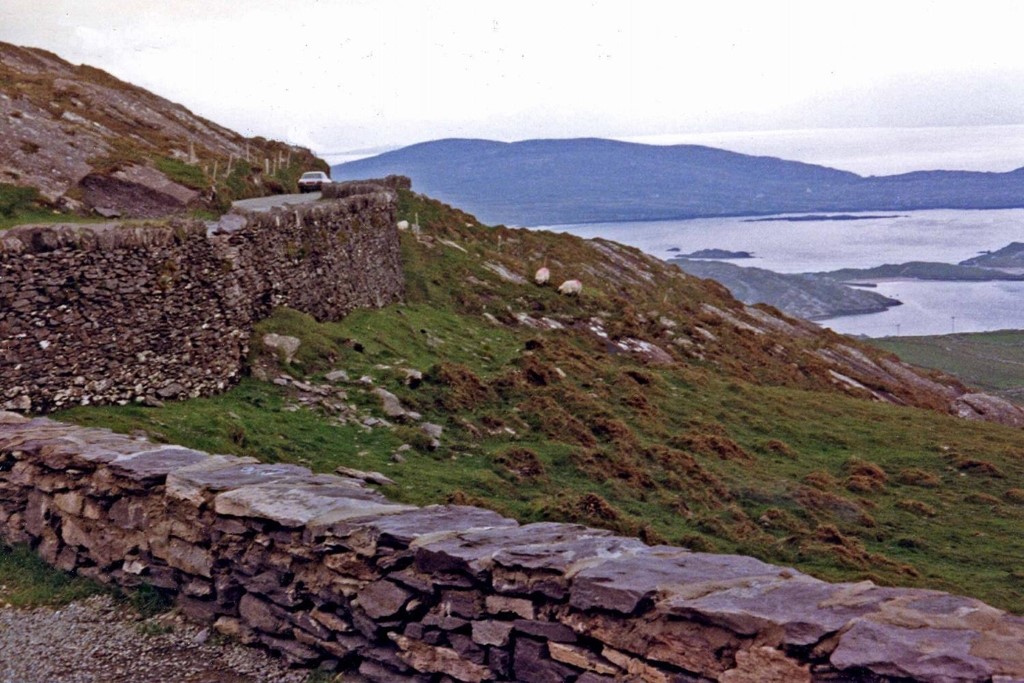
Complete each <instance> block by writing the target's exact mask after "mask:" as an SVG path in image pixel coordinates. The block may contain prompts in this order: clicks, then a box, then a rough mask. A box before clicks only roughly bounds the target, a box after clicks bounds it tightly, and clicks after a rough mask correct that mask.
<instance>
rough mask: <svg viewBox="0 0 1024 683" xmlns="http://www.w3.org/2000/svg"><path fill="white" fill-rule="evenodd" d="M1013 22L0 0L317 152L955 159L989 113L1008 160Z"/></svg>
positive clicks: (34, 42)
mask: <svg viewBox="0 0 1024 683" xmlns="http://www.w3.org/2000/svg"><path fill="white" fill-rule="evenodd" d="M1022 26H1024V3H1022V2H1017V1H1011V0H1006V1H997V0H992V1H986V0H974V2H971V3H968V2H965V1H956V2H950V1H942V2H937V1H926V0H898V1H897V0H886V1H885V2H875V1H873V0H858V1H856V2H838V1H835V0H830V1H822V0H815V1H807V2H804V1H793V2H781V1H771V0H761V1H753V2H739V1H735V2H728V1H721V0H715V1H711V0H707V1H701V2H683V1H681V0H676V1H669V0H666V1H664V2H640V1H636V2H628V1H626V0H607V1H604V0H601V1H594V0H588V1H582V0H544V1H541V2H534V1H532V0H515V1H513V2H487V1H485V0H477V1H475V2H440V1H429V0H419V1H417V0H408V1H403V0H394V1H388V0H374V1H370V0H366V1H363V0H333V1H332V0H319V1H318V0H302V1H300V2H295V1H294V0H288V1H278V0H244V1H239V0H171V1H167V0H161V1H160V2H150V1H148V0H136V1H135V2H132V3H128V2H125V1H124V0H45V1H42V0H0V40H3V41H7V42H12V43H16V44H19V45H28V46H35V47H43V48H46V49H49V50H52V51H54V52H56V53H57V54H59V55H60V56H62V57H64V58H65V59H68V60H69V61H72V62H75V63H83V62H84V63H88V64H91V65H94V66H98V67H100V68H103V69H106V70H107V71H109V72H111V73H113V74H114V75H116V76H118V77H120V78H122V79H125V80H128V81H131V82H133V83H136V84H138V85H141V86H143V87H145V88H147V89H150V90H152V91H154V92H156V93H157V94H159V95H162V96H164V97H167V98H169V99H171V100H174V101H177V102H180V103H182V104H184V105H185V106H187V107H189V108H190V109H192V110H193V111H195V112H196V113H198V114H200V115H202V116H205V117H207V118H210V119H213V120H216V121H217V122H219V123H222V124H224V125H227V126H229V127H231V128H234V129H236V130H238V131H239V132H242V133H244V134H247V135H263V136H265V137H272V138H278V139H286V140H288V141H290V142H293V143H298V144H303V145H307V146H310V147H312V148H313V149H314V150H315V151H316V152H318V153H320V154H322V155H324V154H333V153H338V152H344V151H350V150H365V149H376V148H381V147H394V146H400V145H405V144H410V143H414V142H420V141H424V140H430V139H435V138H442V137H485V138H493V139H500V140H519V139H526V138H534V137H578V136H601V137H618V138H630V139H635V138H642V139H645V140H659V141H676V140H689V139H696V140H699V141H706V142H708V143H709V144H716V143H719V142H721V141H722V140H726V141H728V140H733V141H736V140H739V141H741V142H740V143H735V142H734V144H733V147H736V146H737V145H739V147H742V144H747V146H748V147H750V145H751V144H753V145H754V146H755V147H756V146H757V145H758V144H760V145H763V144H765V143H764V141H765V140H769V141H771V140H774V141H775V143H776V146H778V145H777V143H778V142H779V141H780V140H802V142H801V143H800V144H797V145H796V147H794V149H797V150H798V151H799V149H800V148H805V149H804V151H803V152H799V153H801V154H803V155H804V158H805V159H809V160H815V161H818V160H820V159H821V158H822V157H823V156H824V158H826V159H827V158H828V155H829V154H835V150H832V149H831V148H829V145H834V144H840V145H842V144H845V145H846V146H847V147H849V146H850V140H851V139H853V138H851V137H850V136H849V135H847V134H836V133H829V134H825V133H822V132H821V130H820V129H837V128H843V129H845V128H859V129H878V128H889V129H891V128H922V127H925V128H929V129H931V130H933V131H934V130H935V129H936V127H940V130H939V131H938V132H933V133H932V134H930V135H931V138H929V139H932V142H930V143H929V144H931V145H932V146H935V145H938V146H940V147H941V146H942V145H943V144H946V146H947V148H946V149H944V150H938V151H940V152H943V153H945V154H947V155H948V154H950V153H953V152H952V151H951V150H953V149H954V148H956V147H957V146H958V145H959V146H961V147H965V151H969V150H966V147H967V146H968V143H967V142H965V141H964V140H961V139H960V138H959V137H958V136H957V135H956V134H955V131H954V132H952V133H951V132H949V131H951V130H952V129H951V128H949V127H952V126H972V127H980V126H998V127H995V128H991V129H990V133H991V135H989V136H988V137H986V140H988V141H989V142H988V143H987V144H988V145H989V146H990V147H991V148H992V154H990V155H989V156H987V157H986V159H987V160H986V161H985V162H983V163H981V165H982V166H984V165H985V164H988V165H990V166H991V165H993V164H995V165H1000V164H1001V165H1002V166H1005V167H1006V168H994V169H993V170H1008V168H1015V167H1017V166H1024V135H1021V133H1022V132H1024V128H1018V127H1015V125H1019V124H1024V49H1021V37H1020V32H1021V27H1022ZM807 129H811V132H806V131H807ZM780 130H782V131H789V132H787V133H786V134H783V135H781V136H780V135H779V134H775V133H773V134H764V133H760V134H757V135H753V136H751V135H750V134H747V133H738V132H743V131H780ZM793 131H801V132H793ZM942 131H946V132H942ZM860 134H861V135H862V136H863V135H864V134H865V133H864V131H863V130H862V131H861V133H860ZM880 134H881V133H880ZM889 134H891V131H890V133H889ZM922 134H923V133H922ZM854 137H856V136H854ZM904 137H906V136H904ZM901 139H902V138H901ZM744 140H746V143H742V141H744ZM752 140H754V141H755V142H754V143H752V142H751V141H752ZM829 140H831V141H832V142H829ZM874 140H875V137H874V136H872V135H867V138H866V142H865V145H867V146H868V147H870V146H871V144H872V141H874ZM943 140H946V143H943V142H942V141H943ZM757 141H759V142H757ZM887 145H890V146H891V143H886V144H885V145H881V146H880V147H879V145H878V144H876V145H875V146H876V147H878V149H877V150H875V152H871V153H870V154H868V152H863V151H862V152H861V153H860V156H862V157H864V156H865V155H867V156H872V155H874V156H878V154H882V153H883V152H885V151H886V148H887V147H886V146H887ZM823 146H824V147H823ZM769 147H770V145H769ZM771 149H774V148H771ZM787 149H788V148H786V147H785V146H783V148H782V150H783V152H785V151H786V150H787ZM741 151H749V150H748V149H741ZM755 151H756V150H755ZM975 151H977V150H976V149H975ZM876 152H877V153H876ZM796 153H797V152H795V153H794V154H796ZM815 154H818V157H817V158H812V157H814V156H815ZM848 156H849V155H848ZM854 156H856V155H854ZM882 156H884V154H882ZM990 157H991V158H990ZM995 157H1000V159H999V160H998V161H997V160H995ZM1014 160H1016V163H1015V162H1014ZM952 163H953V165H956V164H955V162H952ZM971 163H974V164H975V166H977V165H978V164H977V163H975V162H971ZM961 165H962V166H963V167H968V166H969V164H968V163H967V162H964V163H963V164H961ZM854 170H864V169H854Z"/></svg>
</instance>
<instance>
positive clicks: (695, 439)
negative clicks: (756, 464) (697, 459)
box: [669, 433, 754, 462]
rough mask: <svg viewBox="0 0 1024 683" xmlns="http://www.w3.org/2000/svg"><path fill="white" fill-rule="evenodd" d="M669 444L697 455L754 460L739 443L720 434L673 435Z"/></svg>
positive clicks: (721, 458)
mask: <svg viewBox="0 0 1024 683" xmlns="http://www.w3.org/2000/svg"><path fill="white" fill-rule="evenodd" d="M669 444H670V445H672V446H674V447H676V448H685V449H686V450H688V451H690V452H691V453H695V454H697V455H705V456H709V457H717V458H719V459H720V460H744V461H747V462H750V461H753V460H754V456H752V455H750V454H749V453H747V452H746V451H745V450H743V447H742V446H740V445H739V444H738V443H736V442H735V441H733V440H732V439H730V438H729V437H727V436H720V435H718V434H694V433H691V434H683V435H680V436H674V437H672V438H671V439H670V440H669Z"/></svg>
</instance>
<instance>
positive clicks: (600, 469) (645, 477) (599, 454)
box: [570, 449, 655, 490]
mask: <svg viewBox="0 0 1024 683" xmlns="http://www.w3.org/2000/svg"><path fill="white" fill-rule="evenodd" d="M570 460H571V462H572V464H573V465H574V466H575V467H576V469H578V470H579V471H580V472H582V473H583V474H585V475H586V476H587V477H588V478H589V479H592V480H593V481H598V482H603V483H622V484H626V485H627V486H629V487H630V488H632V489H642V490H650V489H653V488H655V481H654V479H653V478H652V477H651V475H650V473H649V472H648V471H647V470H646V469H645V468H644V467H643V466H642V465H640V464H639V463H637V462H636V461H635V460H634V458H632V457H631V456H630V455H628V454H627V452H626V451H620V450H616V449H611V451H610V452H608V451H604V450H598V449H585V450H581V451H575V452H574V453H573V454H572V456H571V457H570Z"/></svg>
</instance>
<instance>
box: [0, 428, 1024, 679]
mask: <svg viewBox="0 0 1024 683" xmlns="http://www.w3.org/2000/svg"><path fill="white" fill-rule="evenodd" d="M0 537H2V538H3V539H6V541H8V542H18V543H27V544H30V545H31V546H33V547H34V548H35V549H36V550H37V551H38V552H39V554H40V555H41V556H42V557H44V558H45V559H46V560H47V561H48V562H50V563H52V564H54V565H56V566H58V567H61V568H62V569H67V570H75V571H77V572H78V573H80V574H83V575H86V576H92V577H95V578H98V579H100V580H103V581H109V582H113V583H117V584H120V585H126V586H132V585H138V584H142V583H147V584H150V585H153V586H156V587H159V588H161V589H163V590H166V591H169V592H171V593H172V594H174V595H175V596H176V599H177V603H178V605H179V606H180V608H181V609H182V610H183V611H184V612H186V613H187V614H188V615H190V616H191V617H193V618H195V619H198V620H202V621H205V622H207V623H212V624H213V625H214V626H215V627H216V629H218V630H219V631H221V632H223V633H226V634H229V635H232V636H235V637H238V638H240V639H242V640H243V641H244V642H247V643H254V644H261V645H263V646H266V647H268V648H271V649H273V650H274V651H276V652H279V653H281V654H282V655H283V656H284V657H286V658H288V659H289V660H290V661H292V662H295V663H297V664H301V665H307V666H324V667H327V668H333V667H343V666H352V667H358V670H359V672H360V673H361V674H362V676H364V677H365V678H366V679H369V680H371V681H388V682H392V681H423V682H426V681H435V682H441V681H445V682H450V681H471V682H476V681H491V680H494V681H513V680H515V681H530V682H551V683H561V682H563V681H568V682H575V683H600V682H601V681H625V680H629V681H646V682H648V683H680V682H684V681H689V682H692V681H721V682H723V683H801V682H803V683H806V682H809V681H820V682H824V681H908V680H913V681H929V682H932V683H954V682H959V681H985V682H989V683H1013V682H1018V683H1019V682H1020V681H1024V619H1022V618H1020V617H1016V616H1013V615H1009V614H1007V613H1005V612H1002V611H1000V610H997V609H995V608H993V607H990V606H988V605H986V604H984V603H981V602H979V601H977V600H973V599H970V598H964V597H957V596H953V595H949V594H946V593H940V592H936V591H927V590H913V589H900V588H882V587H878V586H875V585H873V584H871V583H870V582H863V583H846V584H831V583H826V582H823V581H820V580H817V579H814V578H812V577H809V576H807V575H805V574H802V573H800V572H798V571H795V570H793V569H787V568H783V567H778V566H773V565H770V564H766V563H764V562H760V561H758V560H755V559H752V558H746V557H738V556H727V555H714V554H708V553H696V552H688V551H687V550H685V549H681V548H673V547H666V546H656V547H650V546H647V545H644V544H643V543H641V542H639V541H637V540H635V539H629V538H622V537H618V536H613V535H612V534H610V533H608V532H605V531H599V530H596V529H589V528H586V527H582V526H576V525H568V524H552V523H540V524H528V525H519V524H517V523H516V522H514V521H512V520H509V519H505V518H502V517H501V516H499V515H497V514H495V513H493V512H489V511H486V510H482V509H478V508H472V507H459V506H431V507H425V508H415V507H410V506H407V505H398V504H395V503H393V502H390V501H389V500H387V499H386V498H384V497H383V496H382V495H381V494H379V493H377V492H375V491H373V490H371V489H368V488H366V487H365V486H364V485H363V482H362V481H360V480H359V479H355V478H348V477H338V476H329V475H318V474H313V473H311V472H310V471H309V470H307V469H304V468H301V467H297V466H294V465H282V464H259V463H257V462H255V461H253V460H252V459H249V458H238V457H231V456H223V455H207V454H205V453H201V452H198V451H193V450H189V449H186V448H181V447H177V446H166V445H156V444H152V443H148V442H146V441H142V440H138V439H133V438H130V437H127V436H122V435H117V434H113V433H111V432H108V431H105V430H96V429H84V428H79V427H74V426H70V425H66V424H61V423H58V422H54V421H51V420H49V419H46V418H35V419H29V418H26V417H22V416H20V415H17V414H15V413H10V412H8V413H4V412H0Z"/></svg>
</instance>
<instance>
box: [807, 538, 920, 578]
mask: <svg viewBox="0 0 1024 683" xmlns="http://www.w3.org/2000/svg"><path fill="white" fill-rule="evenodd" d="M800 547H801V550H803V551H804V552H812V553H815V552H820V553H826V554H829V555H831V556H832V557H833V558H834V559H835V560H836V561H837V562H838V563H839V564H841V565H845V566H847V567H851V568H856V569H864V570H867V569H885V570H888V572H896V573H898V574H900V575H903V576H907V577H912V578H918V577H920V575H921V574H920V572H918V570H917V569H915V568H914V567H912V566H910V565H909V564H904V563H902V562H896V561H894V560H891V559H890V558H888V557H886V556H885V555H882V554H880V553H871V552H868V550H867V549H866V548H865V547H864V544H863V543H861V542H860V541H859V540H858V539H855V538H851V537H850V536H847V535H845V534H843V533H842V532H840V531H839V529H838V528H836V527H835V526H834V525H832V524H822V525H820V526H818V528H817V529H815V530H814V533H813V534H812V535H811V536H810V537H807V538H804V539H803V540H802V541H801V542H800ZM874 580H875V581H876V582H878V583H885V581H884V580H882V579H881V577H877V578H874Z"/></svg>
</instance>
